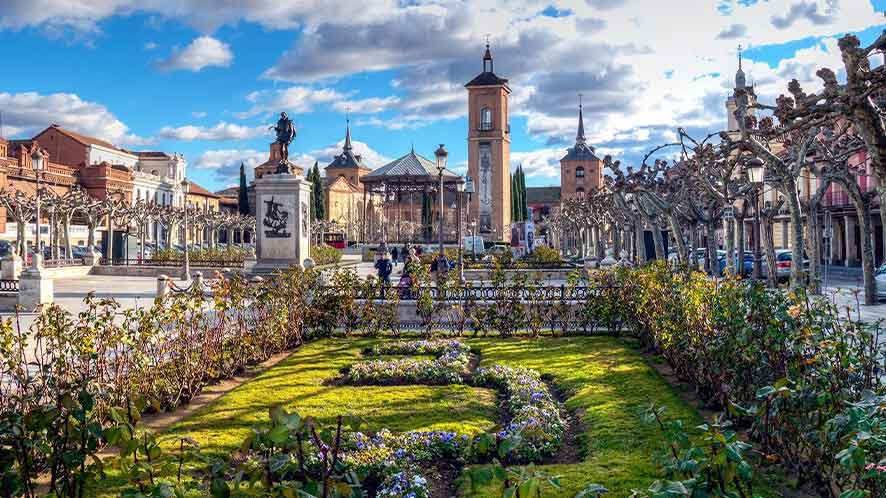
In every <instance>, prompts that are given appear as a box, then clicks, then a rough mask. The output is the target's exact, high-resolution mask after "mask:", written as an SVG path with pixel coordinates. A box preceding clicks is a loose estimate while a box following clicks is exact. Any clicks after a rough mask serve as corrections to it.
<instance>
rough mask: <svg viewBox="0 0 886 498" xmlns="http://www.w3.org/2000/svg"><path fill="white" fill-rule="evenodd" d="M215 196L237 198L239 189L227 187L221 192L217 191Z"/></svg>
mask: <svg viewBox="0 0 886 498" xmlns="http://www.w3.org/2000/svg"><path fill="white" fill-rule="evenodd" d="M215 194H216V195H218V196H221V197H237V196H238V195H240V187H228V188H226V189H223V190H217V191H216V192H215Z"/></svg>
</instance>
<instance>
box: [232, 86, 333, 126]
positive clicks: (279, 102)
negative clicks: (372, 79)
mask: <svg viewBox="0 0 886 498" xmlns="http://www.w3.org/2000/svg"><path fill="white" fill-rule="evenodd" d="M346 97H347V96H346V95H344V94H341V93H339V92H337V91H335V90H333V89H331V88H311V87H307V86H291V87H289V88H284V89H282V90H262V91H258V92H252V93H250V94H249V95H247V96H246V100H248V101H249V102H252V107H251V108H250V109H249V110H248V111H245V112H238V113H234V115H235V116H236V117H238V118H240V119H245V118H249V117H252V116H256V115H266V114H273V113H277V112H281V111H286V112H287V113H288V114H290V117H291V115H292V114H301V113H305V112H310V111H312V110H313V109H314V106H316V105H317V104H327V103H329V102H337V101H340V100H343V99H345V98H346Z"/></svg>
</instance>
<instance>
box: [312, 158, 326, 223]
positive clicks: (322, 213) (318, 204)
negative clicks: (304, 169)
mask: <svg viewBox="0 0 886 498" xmlns="http://www.w3.org/2000/svg"><path fill="white" fill-rule="evenodd" d="M314 196H315V197H316V199H317V200H316V201H315V203H314V209H315V210H316V212H317V214H316V218H317V219H318V220H325V219H326V198H325V197H326V192H325V191H324V190H323V177H321V176H320V166H319V165H318V163H317V161H314Z"/></svg>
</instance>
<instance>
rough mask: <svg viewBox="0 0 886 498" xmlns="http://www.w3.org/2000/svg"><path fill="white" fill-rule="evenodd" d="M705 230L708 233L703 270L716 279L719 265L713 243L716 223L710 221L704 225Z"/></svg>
mask: <svg viewBox="0 0 886 498" xmlns="http://www.w3.org/2000/svg"><path fill="white" fill-rule="evenodd" d="M705 228H706V229H707V232H708V241H707V251H706V252H705V270H707V272H708V275H711V276H714V277H716V276H717V275H718V274H719V273H720V265H719V262H718V260H717V244H716V241H715V239H716V238H717V222H716V221H715V220H713V219H712V220H711V221H709V222H708V223H705Z"/></svg>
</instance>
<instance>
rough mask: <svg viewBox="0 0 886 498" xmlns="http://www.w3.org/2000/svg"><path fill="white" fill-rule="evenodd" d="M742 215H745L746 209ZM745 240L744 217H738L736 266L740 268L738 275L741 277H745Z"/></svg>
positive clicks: (736, 223) (736, 227) (737, 271)
mask: <svg viewBox="0 0 886 498" xmlns="http://www.w3.org/2000/svg"><path fill="white" fill-rule="evenodd" d="M740 214H744V209H742V211H741V212H740ZM744 238H745V237H744V216H738V217H737V218H735V254H736V256H735V264H736V265H737V266H738V268H737V269H736V273H738V274H739V275H744V253H745V241H744Z"/></svg>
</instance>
